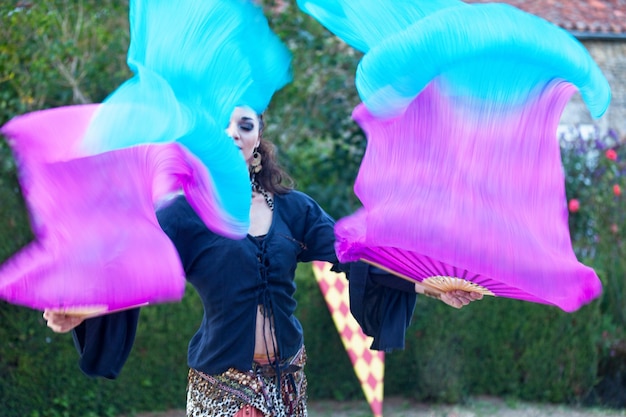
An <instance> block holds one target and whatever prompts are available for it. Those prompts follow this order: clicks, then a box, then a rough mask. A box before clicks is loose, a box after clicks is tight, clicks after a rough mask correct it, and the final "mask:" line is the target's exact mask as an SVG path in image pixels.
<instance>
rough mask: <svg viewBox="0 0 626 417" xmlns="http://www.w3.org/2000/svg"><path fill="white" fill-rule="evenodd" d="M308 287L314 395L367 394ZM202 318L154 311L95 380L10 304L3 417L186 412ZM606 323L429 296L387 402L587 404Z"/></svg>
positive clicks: (2, 363) (34, 315)
mask: <svg viewBox="0 0 626 417" xmlns="http://www.w3.org/2000/svg"><path fill="white" fill-rule="evenodd" d="M298 287H299V290H298V295H299V296H298V299H299V307H298V315H299V317H300V318H301V320H302V322H303V326H304V328H305V338H306V346H307V352H308V355H309V362H308V365H307V375H308V378H309V395H310V397H311V398H312V399H321V398H331V399H340V400H341V399H361V398H363V396H362V392H361V388H360V386H359V384H358V381H357V379H356V377H355V375H354V372H353V371H352V366H351V364H350V361H349V359H348V356H347V354H346V353H345V351H344V349H343V345H342V343H341V340H340V339H339V336H338V333H337V331H336V330H335V327H334V324H333V321H332V319H331V316H330V314H329V313H328V310H327V307H326V304H325V302H324V299H323V297H322V295H321V292H320V290H319V288H318V286H317V283H316V281H315V279H314V277H313V274H312V272H311V270H310V268H309V266H308V265H304V266H302V267H301V268H299V270H298ZM201 311H202V307H201V306H200V304H199V302H198V300H197V298H196V296H195V294H194V293H193V292H192V290H190V291H188V294H187V295H186V296H185V298H184V300H183V301H182V302H181V303H176V304H166V305H161V306H153V307H150V308H145V309H144V310H143V311H142V314H141V319H140V327H139V330H138V335H137V340H136V343H135V346H134V349H133V352H132V353H131V356H130V358H129V361H128V363H127V365H126V366H125V368H124V370H123V371H122V374H121V375H120V377H119V378H118V379H117V380H114V381H110V380H104V379H93V378H88V377H86V376H84V375H83V374H82V373H81V372H80V370H79V369H78V367H77V364H76V361H77V353H76V351H75V350H74V346H73V343H72V340H71V337H70V336H69V335H67V334H65V335H59V334H55V333H53V332H52V331H50V330H49V329H48V328H47V327H46V326H45V323H44V322H43V319H42V318H41V313H40V312H36V311H32V310H29V309H25V308H22V307H16V306H12V305H8V304H0V317H1V321H0V340H2V341H3V343H2V344H0V404H2V405H3V416H5V417H13V416H15V417H17V416H20V417H58V416H77V415H81V416H87V417H89V416H93V417H96V416H98V417H101V416H115V415H119V414H121V413H132V412H139V411H156V410H165V409H169V408H183V407H184V404H185V385H186V373H187V367H186V345H187V341H188V340H189V338H190V337H191V335H192V334H193V332H194V331H195V328H196V327H197V325H198V324H199V320H200V317H201ZM599 320H600V316H599V310H598V306H597V303H594V304H591V305H589V306H586V307H584V308H583V309H581V310H580V311H578V312H576V313H574V314H566V313H563V312H561V311H560V310H558V309H556V308H554V307H548V306H541V305H535V304H530V303H525V302H521V301H515V300H506V299H493V298H488V299H485V300H483V301H481V302H477V303H474V304H473V305H470V306H468V307H466V308H464V309H462V310H460V311H459V310H454V309H452V308H449V307H447V306H445V305H443V304H442V303H439V302H436V301H433V300H431V299H427V298H420V299H419V300H418V305H417V309H416V313H415V316H414V322H413V324H412V325H411V327H410V328H409V330H408V332H407V346H406V350H404V351H398V352H394V353H390V354H387V355H386V369H385V374H386V377H385V395H387V396H391V395H399V396H405V397H408V398H414V399H417V400H421V401H430V402H461V401H463V400H464V399H465V398H466V397H467V396H469V395H481V394H491V395H499V396H506V397H513V398H519V399H524V400H531V401H546V402H563V403H572V402H574V403H579V402H581V401H582V400H583V399H584V398H586V396H587V395H588V393H589V392H590V391H591V390H592V389H593V387H594V384H595V383H596V378H597V369H598V351H597V348H596V347H597V345H598V338H599V334H598V332H599V328H600V326H599V324H598V323H599Z"/></svg>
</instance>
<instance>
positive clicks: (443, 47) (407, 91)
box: [298, 0, 611, 118]
mask: <svg viewBox="0 0 626 417" xmlns="http://www.w3.org/2000/svg"><path fill="white" fill-rule="evenodd" d="M298 5H299V6H300V8H301V9H302V10H303V11H305V12H307V13H309V14H311V15H312V16H313V17H314V18H315V19H317V20H318V21H319V22H320V23H321V24H322V25H324V26H325V27H326V28H328V29H329V30H331V31H332V32H333V33H335V34H336V35H337V36H338V37H339V38H341V39H342V40H344V41H345V42H346V43H348V44H349V45H351V46H352V47H354V48H356V49H359V50H361V51H363V52H365V55H364V57H363V59H362V60H361V62H360V63H359V66H358V68H357V73H356V78H355V84H356V88H357V90H358V92H359V96H360V97H361V100H362V102H363V103H364V104H365V106H366V107H367V108H368V110H369V111H370V112H371V113H372V114H374V115H376V116H378V117H382V118H387V117H395V116H398V115H400V114H402V113H403V112H404V110H405V109H406V107H407V106H408V105H409V103H411V102H412V101H413V100H414V99H415V97H416V96H417V95H418V94H419V93H420V92H421V91H423V90H424V89H425V88H426V86H427V85H428V84H429V83H431V82H432V81H433V80H434V79H436V78H437V77H439V78H441V79H443V81H442V84H445V85H446V86H447V91H445V93H447V94H449V95H450V96H457V97H458V96H460V97H465V96H467V97H476V98H477V99H479V100H495V101H501V102H503V103H507V105H510V106H521V105H524V104H525V103H526V102H527V101H528V97H527V95H528V93H527V88H528V86H535V85H540V86H541V85H545V84H547V83H548V82H550V81H551V80H554V79H558V80H563V81H567V82H570V83H572V84H573V85H575V86H576V87H577V88H578V89H579V91H580V93H581V96H582V98H583V100H584V101H585V103H586V104H587V106H588V107H589V110H590V112H591V115H592V116H593V117H600V116H602V115H603V114H604V112H605V111H606V109H607V107H608V104H609V102H610V99H611V91H610V86H609V84H608V82H607V80H606V79H605V77H604V76H603V74H602V72H601V70H600V68H599V67H598V66H597V64H596V63H595V62H594V61H593V59H592V57H591V56H590V54H589V53H588V52H587V50H586V49H585V47H584V46H583V45H582V44H581V43H580V42H579V41H578V40H576V39H575V38H574V37H573V36H572V35H570V34H569V33H568V32H567V31H565V30H564V29H561V28H559V27H558V26H556V25H554V24H552V23H549V22H548V21H546V20H544V19H541V18H539V17H537V16H534V15H532V14H529V13H526V12H523V11H522V10H520V9H517V8H515V7H513V6H510V5H507V4H499V3H493V4H466V3H463V2H461V1H457V0H424V1H420V0H399V1H393V2H381V1H378V0H335V1H328V0H298Z"/></svg>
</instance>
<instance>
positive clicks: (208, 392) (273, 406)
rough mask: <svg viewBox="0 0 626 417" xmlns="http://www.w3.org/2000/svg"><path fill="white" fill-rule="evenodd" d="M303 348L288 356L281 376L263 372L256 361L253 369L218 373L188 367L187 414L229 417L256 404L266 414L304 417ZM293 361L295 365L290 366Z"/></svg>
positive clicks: (191, 416)
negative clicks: (292, 355) (289, 369)
mask: <svg viewBox="0 0 626 417" xmlns="http://www.w3.org/2000/svg"><path fill="white" fill-rule="evenodd" d="M305 363H306V352H305V351H304V348H302V349H301V350H300V352H298V354H296V355H295V356H294V357H293V358H292V359H291V360H289V361H287V365H289V368H291V369H295V368H298V369H297V370H295V371H289V372H284V373H283V374H282V375H281V378H280V385H278V383H277V382H278V378H277V377H276V376H267V375H264V374H263V373H262V372H260V371H261V367H259V366H258V364H253V370H250V371H246V372H243V371H238V370H236V369H233V368H231V369H229V370H227V371H226V372H224V373H222V374H219V375H207V374H205V373H203V372H200V371H198V370H196V369H190V370H189V379H188V385H187V417H209V416H211V417H232V416H234V415H235V414H236V413H237V412H238V411H239V410H241V409H242V408H243V407H244V406H246V405H250V406H252V407H255V408H257V409H258V410H259V411H261V412H262V413H263V415H264V416H265V417H306V416H307V409H306V388H307V381H306V376H305V374H304V364H305ZM293 365H295V366H293Z"/></svg>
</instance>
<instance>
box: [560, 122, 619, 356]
mask: <svg viewBox="0 0 626 417" xmlns="http://www.w3.org/2000/svg"><path fill="white" fill-rule="evenodd" d="M584 133H585V132H584V131H583V129H581V128H571V129H570V130H569V131H566V132H563V133H562V134H561V136H560V138H559V141H560V144H561V155H562V160H563V167H564V169H565V177H566V181H565V186H566V194H567V198H568V209H569V226H570V234H571V238H572V243H573V246H574V250H575V251H576V254H577V256H578V259H579V260H580V261H581V262H583V263H584V264H586V265H589V266H590V267H592V268H594V269H595V271H596V273H597V274H598V276H599V277H600V279H601V280H602V284H603V287H604V291H603V295H602V300H601V309H602V313H603V316H604V325H603V327H604V328H603V332H602V340H601V346H602V347H604V348H605V349H606V352H605V353H607V354H608V355H609V356H612V355H615V354H616V352H615V351H614V350H615V348H616V346H624V341H625V340H626V338H625V337H624V330H625V329H626V200H625V199H626V195H623V194H622V190H623V189H624V187H625V186H626V143H625V142H626V141H625V139H626V138H623V139H621V140H620V138H619V137H618V135H617V133H616V132H615V131H614V130H608V131H601V130H600V129H597V128H595V129H592V130H591V131H589V132H588V134H584ZM622 354H623V355H624V357H625V358H626V350H625V351H624V352H622Z"/></svg>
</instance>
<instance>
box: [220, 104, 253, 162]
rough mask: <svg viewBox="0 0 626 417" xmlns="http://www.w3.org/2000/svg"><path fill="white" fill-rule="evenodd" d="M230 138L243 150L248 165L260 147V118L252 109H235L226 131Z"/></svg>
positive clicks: (243, 107)
mask: <svg viewBox="0 0 626 417" xmlns="http://www.w3.org/2000/svg"><path fill="white" fill-rule="evenodd" d="M226 133H227V134H228V136H230V137H231V138H233V140H234V141H235V145H237V147H238V148H239V149H241V153H242V154H243V157H244V159H245V160H246V163H249V162H250V159H251V158H252V153H253V152H254V149H255V148H256V147H257V146H259V143H260V141H261V139H260V138H259V117H258V116H257V114H256V112H255V111H254V110H252V109H251V108H250V107H246V106H242V107H235V110H234V111H233V113H232V114H231V116H230V123H229V124H228V128H227V129H226Z"/></svg>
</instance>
